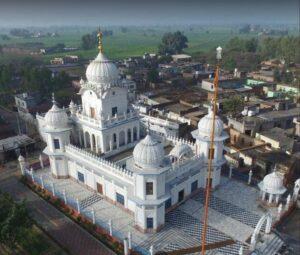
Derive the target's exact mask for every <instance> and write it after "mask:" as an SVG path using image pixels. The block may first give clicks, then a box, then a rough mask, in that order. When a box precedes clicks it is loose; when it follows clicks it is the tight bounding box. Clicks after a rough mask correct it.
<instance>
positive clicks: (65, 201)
mask: <svg viewBox="0 0 300 255" xmlns="http://www.w3.org/2000/svg"><path fill="white" fill-rule="evenodd" d="M63 198H64V203H65V205H66V204H67V202H68V201H67V195H66V190H65V189H63Z"/></svg>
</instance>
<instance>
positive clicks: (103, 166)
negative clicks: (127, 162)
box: [66, 144, 133, 182]
mask: <svg viewBox="0 0 300 255" xmlns="http://www.w3.org/2000/svg"><path fill="white" fill-rule="evenodd" d="M66 154H67V156H69V157H70V158H72V159H76V158H78V159H81V160H85V161H87V162H89V163H91V164H94V165H95V166H96V167H97V168H99V170H101V171H105V172H107V174H110V175H115V176H118V177H121V178H125V179H127V180H129V181H130V182H132V181H133V173H132V172H131V171H129V170H128V169H125V168H122V167H121V166H119V165H117V164H115V163H114V162H110V161H108V160H105V159H103V158H101V157H99V156H96V155H94V154H92V153H90V152H88V151H86V150H83V149H80V148H79V147H76V146H74V145H71V144H70V145H67V146H66ZM95 170H96V169H95Z"/></svg>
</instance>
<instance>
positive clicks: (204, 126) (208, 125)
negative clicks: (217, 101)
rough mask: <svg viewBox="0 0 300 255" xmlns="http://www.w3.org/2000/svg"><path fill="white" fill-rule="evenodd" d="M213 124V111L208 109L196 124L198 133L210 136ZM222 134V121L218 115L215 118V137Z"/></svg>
mask: <svg viewBox="0 0 300 255" xmlns="http://www.w3.org/2000/svg"><path fill="white" fill-rule="evenodd" d="M212 123H213V111H212V110H211V109H210V110H209V112H208V114H207V115H205V116H204V117H203V118H202V119H201V120H200V121H199V123H198V132H199V135H202V136H210V135H211V130H212ZM222 132H223V121H222V120H221V119H220V118H219V116H218V115H216V117H215V132H214V133H215V136H220V135H221V134H222Z"/></svg>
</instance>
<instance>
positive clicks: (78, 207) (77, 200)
mask: <svg viewBox="0 0 300 255" xmlns="http://www.w3.org/2000/svg"><path fill="white" fill-rule="evenodd" d="M76 204H77V212H78V213H80V203H79V199H78V198H76Z"/></svg>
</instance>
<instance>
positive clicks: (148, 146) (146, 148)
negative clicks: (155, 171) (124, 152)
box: [133, 134, 165, 168]
mask: <svg viewBox="0 0 300 255" xmlns="http://www.w3.org/2000/svg"><path fill="white" fill-rule="evenodd" d="M164 157H165V152H164V148H163V145H162V144H161V143H160V142H158V141H156V140H154V139H153V137H152V136H151V135H150V134H148V135H147V136H146V137H145V138H144V139H143V140H141V141H140V142H139V143H138V144H137V145H136V146H135V148H134V150H133V158H134V163H135V165H137V166H138V167H140V168H157V167H159V166H160V165H161V164H162V162H163V160H164Z"/></svg>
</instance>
